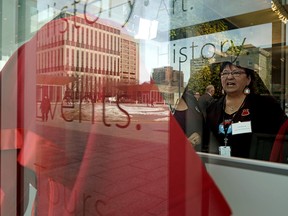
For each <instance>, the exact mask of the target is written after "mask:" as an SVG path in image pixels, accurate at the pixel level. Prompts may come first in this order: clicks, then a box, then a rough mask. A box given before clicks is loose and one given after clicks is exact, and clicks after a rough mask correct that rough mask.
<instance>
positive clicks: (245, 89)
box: [243, 86, 251, 95]
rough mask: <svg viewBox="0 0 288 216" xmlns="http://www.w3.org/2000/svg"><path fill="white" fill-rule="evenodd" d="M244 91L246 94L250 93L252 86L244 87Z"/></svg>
mask: <svg viewBox="0 0 288 216" xmlns="http://www.w3.org/2000/svg"><path fill="white" fill-rule="evenodd" d="M243 92H244V94H245V95H249V94H250V92H251V91H250V88H249V87H248V86H246V87H245V88H244V91H243Z"/></svg>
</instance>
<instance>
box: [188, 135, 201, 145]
mask: <svg viewBox="0 0 288 216" xmlns="http://www.w3.org/2000/svg"><path fill="white" fill-rule="evenodd" d="M188 140H189V141H190V142H191V144H192V146H193V147H195V146H196V145H199V144H200V143H201V136H200V135H199V134H198V133H196V132H195V133H193V134H191V136H190V137H189V138H188Z"/></svg>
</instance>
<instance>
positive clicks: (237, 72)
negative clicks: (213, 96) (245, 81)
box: [220, 70, 245, 78]
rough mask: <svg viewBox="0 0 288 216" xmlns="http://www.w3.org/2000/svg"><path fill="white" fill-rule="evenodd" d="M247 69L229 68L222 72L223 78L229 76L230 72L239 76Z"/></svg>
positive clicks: (234, 75)
mask: <svg viewBox="0 0 288 216" xmlns="http://www.w3.org/2000/svg"><path fill="white" fill-rule="evenodd" d="M244 73H245V71H243V70H233V71H228V70H223V71H222V72H221V73H220V76H221V78H227V77H228V76H229V74H231V75H232V76H233V77H239V76H240V75H241V74H244Z"/></svg>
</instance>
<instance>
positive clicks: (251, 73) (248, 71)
mask: <svg viewBox="0 0 288 216" xmlns="http://www.w3.org/2000/svg"><path fill="white" fill-rule="evenodd" d="M232 65H233V66H235V67H237V68H241V69H243V70H245V73H246V75H247V77H250V78H251V82H250V84H249V85H248V87H249V88H250V91H251V93H255V86H254V82H255V71H254V70H252V69H250V68H246V67H242V66H240V65H236V64H233V63H232V62H229V61H225V62H222V63H221V65H220V73H219V75H220V74H221V72H222V71H223V70H224V68H225V67H227V66H228V67H231V66H232Z"/></svg>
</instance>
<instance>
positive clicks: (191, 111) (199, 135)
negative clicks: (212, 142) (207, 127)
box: [173, 87, 204, 151]
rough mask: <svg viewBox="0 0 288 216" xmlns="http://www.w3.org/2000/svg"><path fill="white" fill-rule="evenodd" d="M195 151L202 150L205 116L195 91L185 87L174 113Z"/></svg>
mask: <svg viewBox="0 0 288 216" xmlns="http://www.w3.org/2000/svg"><path fill="white" fill-rule="evenodd" d="M173 116H174V118H175V119H176V121H177V122H178V124H179V125H180V127H181V128H182V130H183V132H184V133H185V134H186V136H187V138H188V140H189V141H190V143H191V144H192V146H193V147H194V149H195V151H202V143H203V140H204V139H203V130H204V118H203V115H202V113H201V112H200V109H199V106H198V102H197V99H196V98H195V97H194V95H193V92H192V91H191V90H189V89H188V87H186V88H185V90H184V92H183V95H182V97H181V98H180V100H179V103H178V104H177V106H176V107H175V111H174V113H173Z"/></svg>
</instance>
